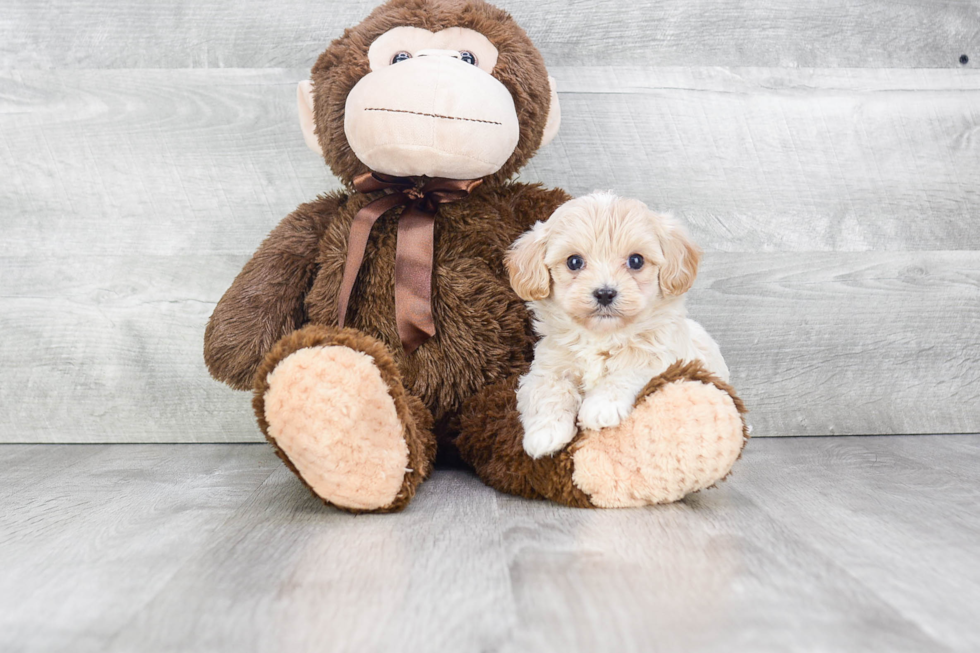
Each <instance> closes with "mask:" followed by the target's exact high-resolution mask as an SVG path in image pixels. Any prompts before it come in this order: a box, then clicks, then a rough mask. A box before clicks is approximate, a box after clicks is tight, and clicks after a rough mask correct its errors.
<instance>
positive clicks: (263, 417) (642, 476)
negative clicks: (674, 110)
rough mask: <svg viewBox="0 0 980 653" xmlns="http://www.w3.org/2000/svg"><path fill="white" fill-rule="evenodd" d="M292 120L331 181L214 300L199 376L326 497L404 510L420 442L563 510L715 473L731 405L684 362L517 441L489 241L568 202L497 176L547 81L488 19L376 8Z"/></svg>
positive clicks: (504, 284)
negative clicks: (549, 440)
mask: <svg viewBox="0 0 980 653" xmlns="http://www.w3.org/2000/svg"><path fill="white" fill-rule="evenodd" d="M298 100H299V102H298V104H299V113H300V123H301V126H302V128H303V133H304V137H305V138H306V142H307V144H308V145H309V146H310V147H311V148H313V149H314V150H315V151H317V152H318V153H320V154H321V155H322V156H323V158H324V160H325V161H326V163H327V165H328V166H329V167H330V169H331V170H332V171H333V173H334V174H335V175H336V176H337V177H338V178H339V179H340V180H341V181H342V182H343V184H344V185H345V190H343V191H342V192H335V193H330V194H326V195H321V196H320V197H318V198H317V199H315V200H313V201H312V202H309V203H307V204H302V205H301V206H300V207H299V208H297V209H296V211H294V212H293V213H292V214H290V215H289V216H287V217H286V218H285V219H283V220H282V222H280V223H279V225H278V226H277V227H276V228H275V229H274V230H273V231H272V233H271V234H270V235H269V236H268V238H266V240H265V241H264V242H263V243H262V245H261V246H260V247H259V249H258V251H257V252H256V253H255V254H254V256H253V257H252V258H251V260H250V261H249V262H248V263H247V264H246V265H245V267H244V269H243V270H242V271H241V273H240V274H239V275H238V276H237V278H236V279H235V280H234V282H233V283H232V285H231V287H230V288H229V289H228V291H227V292H226V293H225V294H224V296H223V297H222V298H221V300H220V301H219V302H218V304H217V306H216V307H215V310H214V313H213V315H212V316H211V319H210V321H209V323H208V326H207V332H206V334H205V349H204V354H205V361H206V363H207V365H208V368H209V369H210V371H211V374H212V375H213V376H214V377H215V378H217V379H219V380H221V381H224V382H226V383H228V384H229V385H230V386H232V387H233V388H237V389H242V390H246V389H251V390H252V391H253V392H254V401H253V405H254V408H255V414H256V417H257V419H258V424H259V427H260V428H261V430H262V432H263V433H264V434H265V436H266V438H267V439H268V440H269V442H270V443H271V444H272V445H273V447H274V448H275V450H276V452H277V454H278V455H279V457H280V458H282V460H283V461H284V462H285V464H286V465H287V466H288V467H289V468H290V469H291V470H292V471H293V472H294V473H295V474H296V475H297V476H298V477H299V478H300V479H301V480H302V482H303V483H305V484H306V485H307V486H308V487H309V488H310V490H311V491H312V492H313V493H314V494H316V495H317V496H318V497H320V498H321V499H323V501H324V502H326V503H327V504H329V505H333V506H336V507H338V508H341V509H343V510H347V511H351V512H390V511H397V510H401V509H403V508H404V507H405V506H406V505H408V503H409V502H410V501H411V499H412V497H413V496H414V494H415V492H416V490H417V488H418V487H419V484H420V483H422V481H423V480H424V479H425V478H426V477H427V476H428V475H429V474H430V472H431V470H432V467H433V464H434V462H435V459H436V454H437V452H438V453H439V454H440V457H441V458H445V459H446V460H450V459H453V458H454V457H455V458H457V459H459V460H461V461H462V462H463V463H465V464H466V465H468V466H469V467H471V468H472V469H474V470H475V471H476V473H477V474H478V475H479V476H480V477H481V478H482V479H483V480H484V481H485V482H486V483H488V484H489V485H491V486H492V487H494V488H497V489H499V490H501V491H504V492H510V493H514V494H518V495H521V496H525V497H534V498H547V499H551V500H554V501H558V502H561V503H564V504H566V505H573V506H583V507H614V506H631V505H643V504H648V503H659V502H665V501H673V500H676V499H679V498H681V497H683V496H684V495H685V494H687V493H689V492H693V491H696V490H698V489H701V488H704V487H707V486H710V485H712V484H714V483H715V482H717V481H718V480H720V479H722V478H723V477H724V476H725V475H726V474H727V473H728V471H729V470H730V468H731V466H732V464H733V463H734V461H735V459H736V458H737V457H738V455H739V453H740V451H741V448H742V445H743V442H744V434H743V422H742V419H741V415H740V412H741V410H742V406H741V403H740V402H739V400H738V398H737V397H736V396H735V395H734V393H733V392H732V390H731V388H729V387H727V386H726V385H725V384H723V383H721V382H720V381H718V380H717V379H714V378H712V377H711V376H709V375H708V374H706V373H705V372H704V371H703V370H701V369H700V368H699V367H698V366H697V365H696V364H688V365H683V364H677V365H675V366H673V367H672V368H671V369H669V370H668V371H667V372H666V373H665V374H664V375H661V376H660V377H657V378H656V379H652V380H651V382H650V384H649V385H648V386H647V389H646V390H645V391H644V392H643V393H642V394H641V396H640V398H639V399H638V400H637V406H636V408H635V410H634V412H633V414H632V416H631V417H629V418H628V419H627V420H626V421H625V422H623V423H622V424H620V425H619V426H618V427H616V428H614V429H604V430H602V431H598V432H586V433H580V434H579V435H578V436H577V437H576V439H575V440H573V441H572V442H571V443H570V444H569V445H568V446H567V447H566V448H565V449H563V450H562V451H560V452H558V453H556V454H555V455H554V456H552V457H548V458H542V459H539V460H532V459H531V458H530V457H528V456H527V455H526V454H525V453H524V451H523V448H522V443H521V441H522V434H521V427H520V421H519V419H518V416H517V411H516V406H515V399H514V389H515V387H516V383H517V379H518V377H519V376H520V375H521V374H522V373H523V372H525V371H526V370H527V367H528V364H529V360H530V356H531V353H532V348H533V343H534V336H533V332H532V330H531V326H530V320H529V316H528V311H527V309H526V308H525V306H524V304H523V302H522V301H521V300H520V299H519V298H518V297H517V295H516V294H515V293H514V292H513V290H512V289H511V287H510V285H509V282H508V275H507V271H506V269H505V266H504V255H505V253H506V251H507V249H508V248H509V247H510V245H511V244H512V243H513V242H514V240H516V239H517V237H518V236H520V235H521V233H522V232H524V231H525V230H527V229H528V228H530V227H531V226H532V225H533V224H534V223H535V222H537V221H539V220H546V219H547V218H548V216H549V215H550V214H551V213H552V212H553V211H554V210H555V209H556V208H557V207H558V206H559V205H561V204H562V203H563V202H565V201H566V200H567V199H569V196H568V195H567V194H566V193H565V192H563V191H561V190H548V189H545V188H542V187H541V186H540V185H536V184H524V183H517V182H514V181H512V178H513V177H514V176H515V174H516V173H517V172H518V170H520V168H521V167H522V166H523V165H525V164H526V163H527V162H528V160H529V159H530V158H531V156H532V155H533V154H534V153H535V151H536V150H537V149H538V148H539V147H542V146H543V145H544V144H546V143H547V142H548V141H550V140H551V139H552V138H553V137H554V135H555V133H556V132H557V130H558V126H559V122H560V110H559V106H558V95H557V93H556V92H555V84H554V81H553V80H552V79H550V78H549V77H548V73H547V71H546V69H545V65H544V61H543V59H542V57H541V55H540V53H539V52H538V51H537V50H536V49H535V47H534V46H533V45H532V43H531V41H530V40H529V39H528V37H527V35H526V34H525V33H524V31H523V30H522V29H521V28H520V27H519V26H518V25H517V24H516V23H515V22H514V20H513V19H512V18H511V17H510V16H509V15H508V14H507V13H506V12H504V11H502V10H500V9H498V8H496V7H494V6H492V5H489V4H486V3H485V2H483V1H482V0H391V1H390V2H387V3H386V4H384V5H382V6H380V7H378V8H377V9H375V10H374V11H373V12H372V13H371V14H370V15H369V16H368V17H367V18H366V19H365V20H364V21H363V22H362V23H361V24H359V25H358V26H356V27H353V28H351V29H348V30H346V31H345V32H344V34H343V36H341V37H340V38H339V39H337V40H336V41H334V42H333V43H331V44H330V46H329V47H328V48H327V49H326V50H325V51H324V52H323V54H321V55H320V57H319V59H318V60H317V62H316V64H315V65H314V67H313V70H312V74H311V80H310V81H309V82H303V83H301V84H300V86H299V92H298Z"/></svg>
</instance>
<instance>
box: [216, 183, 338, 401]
mask: <svg viewBox="0 0 980 653" xmlns="http://www.w3.org/2000/svg"><path fill="white" fill-rule="evenodd" d="M346 200H347V198H346V196H344V195H341V194H330V195H327V196H322V197H320V198H318V199H317V200H315V201H313V202H310V203H308V204H302V205H300V207H299V208H297V209H296V210H295V211H293V212H292V213H291V214H289V215H288V216H287V217H286V218H284V219H283V221H282V222H280V223H279V225H278V226H277V227H276V228H275V229H273V230H272V233H270V234H269V236H268V237H267V238H266V239H265V241H263V243H262V245H261V246H259V249H258V251H256V252H255V254H254V255H253V256H252V258H251V260H249V262H248V263H246V264H245V267H244V268H243V269H242V271H241V272H240V273H239V274H238V276H237V277H236V278H235V281H234V282H233V283H232V284H231V287H230V288H229V289H228V291H227V292H225V294H224V296H223V297H222V298H221V300H220V301H219V302H218V305H217V306H216V307H215V309H214V313H212V314H211V319H210V320H209V321H208V326H207V330H206V331H205V334H204V361H205V363H206V364H207V366H208V369H209V370H210V372H211V376H213V377H214V378H216V379H218V380H219V381H223V382H225V383H227V384H228V385H230V386H231V387H233V388H235V389H236V390H247V389H250V388H251V387H252V377H253V376H254V374H255V370H256V369H257V368H258V366H259V364H260V363H261V362H262V359H263V357H264V356H265V354H266V353H267V352H268V351H269V349H270V348H271V347H272V346H273V345H274V344H275V343H276V342H277V341H278V340H279V339H280V338H282V337H283V336H284V335H286V334H287V333H289V332H291V331H293V330H295V329H297V328H298V327H300V326H301V325H302V324H303V323H304V322H305V321H306V309H305V306H304V299H305V297H306V293H307V291H308V290H309V288H310V284H311V283H312V282H313V277H314V274H315V273H316V266H317V254H318V250H319V244H320V238H321V236H322V235H323V232H324V229H325V228H326V226H327V224H329V222H330V220H331V218H332V217H333V216H334V215H336V212H337V209H338V208H339V207H340V206H341V205H342V204H343V203H344V202H346Z"/></svg>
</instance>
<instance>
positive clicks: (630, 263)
mask: <svg viewBox="0 0 980 653" xmlns="http://www.w3.org/2000/svg"><path fill="white" fill-rule="evenodd" d="M643 262H644V261H643V257H642V256H640V255H639V254H630V257H629V258H628V259H626V267H628V268H629V269H630V270H639V269H640V268H642V267H643Z"/></svg>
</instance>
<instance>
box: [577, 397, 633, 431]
mask: <svg viewBox="0 0 980 653" xmlns="http://www.w3.org/2000/svg"><path fill="white" fill-rule="evenodd" d="M632 410H633V402H629V401H617V400H613V399H610V398H609V397H605V396H601V395H597V396H594V397H586V398H585V401H583V402H582V408H580V409H579V411H578V425H579V426H580V427H582V428H583V429H587V430H591V431H598V430H599V429H603V428H606V427H607V426H617V425H618V424H619V423H620V422H622V421H623V420H624V419H626V416H627V415H629V414H630V411H632Z"/></svg>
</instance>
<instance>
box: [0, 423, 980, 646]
mask: <svg viewBox="0 0 980 653" xmlns="http://www.w3.org/2000/svg"><path fill="white" fill-rule="evenodd" d="M85 449H87V447H80V446H76V447H64V446H36V447H31V448H30V449H22V448H21V447H18V446H11V445H4V446H0V461H2V460H8V461H9V460H14V459H16V460H18V462H17V467H18V468H19V469H20V470H22V472H21V473H22V475H23V476H29V472H30V471H31V470H34V471H37V472H39V473H40V472H42V471H43V470H44V468H45V466H46V464H47V462H48V461H49V460H52V459H56V460H63V459H65V455H66V454H65V450H67V451H68V452H70V453H75V454H78V455H79V456H80V458H79V460H78V462H77V464H76V465H74V466H71V467H69V468H67V469H66V470H65V471H64V472H62V473H61V474H59V475H56V476H55V477H52V478H50V479H48V480H47V481H45V482H43V483H40V484H34V485H31V486H25V487H24V488H23V490H22V491H21V492H18V493H16V494H15V495H13V497H12V498H10V499H8V500H7V508H6V510H5V511H4V514H3V515H0V555H2V556H3V560H4V565H3V566H2V568H0V579H2V580H3V582H2V583H0V608H2V609H0V624H2V626H3V627H2V628H0V648H2V649H3V650H5V651H6V650H9V651H19V652H20V651H22V652H24V653H29V652H33V651H47V650H71V651H77V652H79V653H85V652H87V651H134V650H138V651H142V652H146V653H153V652H154V651H175V650H179V651H188V652H190V651H211V652H220V651H235V652H236V653H238V652H251V651H283V650H288V651H296V652H302V651H355V650H356V651H367V652H372V651H389V650H398V651H404V652H405V653H413V652H414V651H433V652H441V651H453V652H454V653H455V652H461V653H469V652H471V651H473V652H476V651H500V652H509V651H527V650H535V651H543V652H550V651H563V652H565V651H570V652H575V651H589V652H593V651H598V652H603V651H616V652H624V653H631V652H633V651H637V652H639V651H650V650H657V651H663V652H664V653H673V652H674V651H684V652H686V653H697V652H703V651H725V652H736V653H739V652H742V651H746V652H749V651H752V652H755V651H786V652H794V651H813V650H820V651H839V652H842V653H848V652H851V651H855V652H857V651H860V652H862V653H864V652H867V651H882V652H892V651H900V652H905V651H909V652H911V651H937V652H946V651H954V652H963V653H967V652H972V651H974V650H976V648H977V646H978V645H980V627H978V625H977V623H976V619H975V618H974V610H973V606H975V605H976V604H977V602H978V601H980V576H978V575H977V572H976V570H977V569H980V544H978V542H980V540H978V538H977V535H978V525H977V523H976V519H975V516H976V511H975V506H976V503H977V501H978V499H980V473H978V472H977V467H975V466H973V467H965V466H963V465H962V463H961V461H962V460H963V459H964V458H972V459H974V460H976V459H980V436H977V435H973V436H918V437H881V438H879V437H871V438H770V439H768V440H753V441H751V442H750V443H749V445H748V447H747V449H746V451H745V454H744V456H743V458H742V460H741V461H740V462H739V464H738V465H737V466H736V468H735V473H734V475H733V476H732V477H731V478H729V480H728V481H727V482H725V483H723V484H722V485H721V486H720V487H719V488H718V489H714V490H710V491H706V492H704V493H701V494H697V495H694V496H692V497H689V498H688V499H686V500H685V501H683V502H681V503H677V504H672V505H668V506H658V507H652V508H644V509H633V510H611V511H598V510H596V511H589V510H575V509H569V508H564V507H560V506H556V505H553V504H549V503H545V502H532V501H527V500H522V499H517V498H512V497H507V496H504V495H500V494H497V493H495V492H493V491H492V490H490V489H489V488H487V487H486V486H483V485H482V484H480V482H479V481H478V480H476V479H475V478H474V477H472V476H471V475H469V474H466V473H463V472H448V471H438V472H436V474H435V476H434V477H433V478H432V479H431V480H430V481H428V482H427V483H425V484H424V485H423V486H422V488H421V490H420V492H419V494H418V495H417V497H416V500H415V501H414V502H413V503H412V504H411V505H410V506H409V508H408V510H406V511H405V512H404V513H399V514H396V515H362V516H356V517H355V516H352V515H348V514H344V513H340V512H337V511H334V510H331V509H328V508H325V507H323V505H322V504H320V503H319V502H317V501H316V500H315V499H314V498H313V497H311V496H310V495H309V493H308V492H307V491H306V489H305V488H303V487H302V486H301V485H300V483H299V482H298V481H297V480H296V479H295V478H294V477H293V476H292V475H291V474H289V472H287V471H286V470H285V469H284V468H283V467H282V466H281V464H280V463H279V462H278V461H277V460H276V459H275V458H274V456H273V455H272V452H271V451H270V450H269V448H267V447H265V446H250V445H192V446H188V445H170V446H142V445H125V446H110V447H105V448H102V449H100V450H98V452H97V453H96V454H95V455H89V456H86V455H84V451H85ZM11 451H13V453H12V454H11V453H9V452H11ZM25 453H30V454H31V456H32V457H31V458H29V459H25V458H24V457H23V454H25ZM951 468H952V469H955V470H956V471H955V473H953V474H950V473H947V470H949V469H951ZM270 472H271V475H270Z"/></svg>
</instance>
